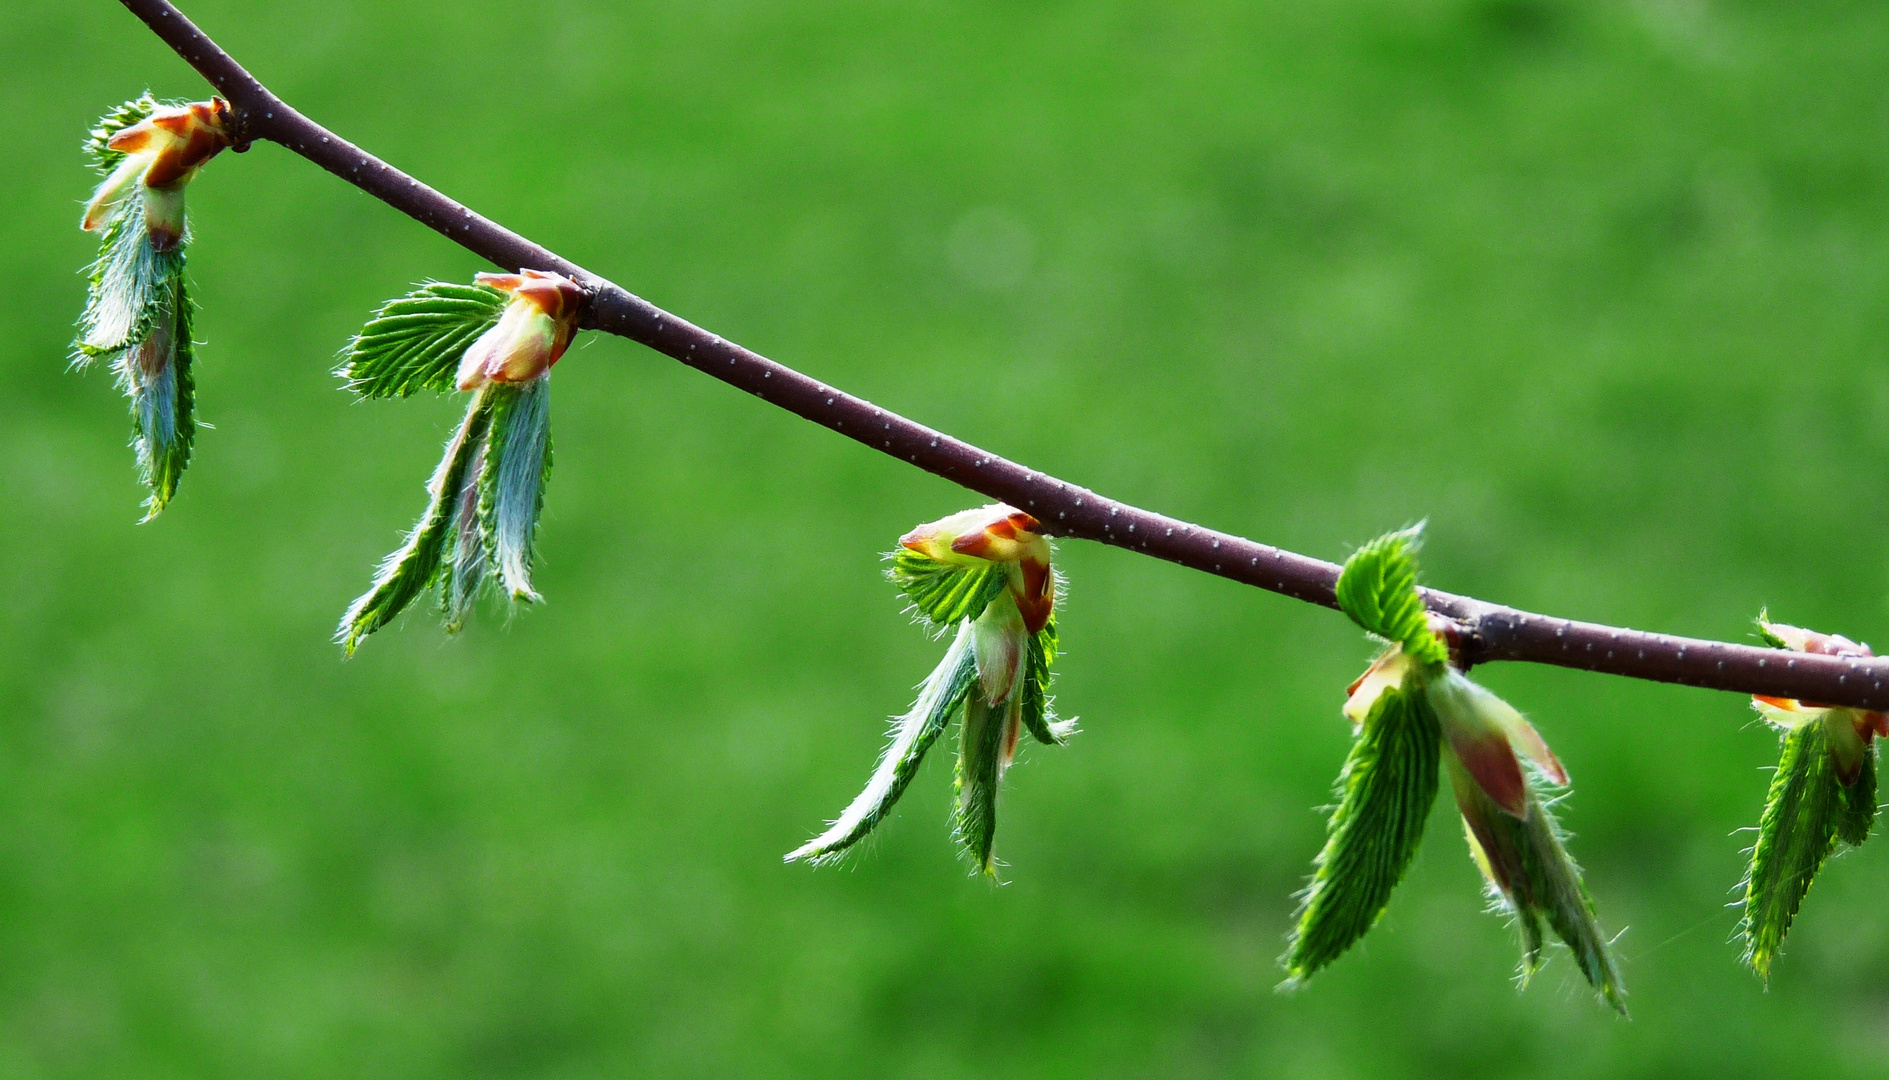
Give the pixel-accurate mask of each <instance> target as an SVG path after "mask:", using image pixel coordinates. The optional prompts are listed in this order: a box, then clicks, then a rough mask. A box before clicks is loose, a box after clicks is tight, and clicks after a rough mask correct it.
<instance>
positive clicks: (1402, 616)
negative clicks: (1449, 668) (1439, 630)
mask: <svg viewBox="0 0 1889 1080" xmlns="http://www.w3.org/2000/svg"><path fill="white" fill-rule="evenodd" d="M1421 536H1422V533H1421V526H1419V527H1417V528H1412V529H1405V530H1404V531H1402V532H1394V533H1386V534H1384V535H1383V536H1380V537H1378V538H1377V539H1375V540H1373V541H1371V542H1370V543H1368V544H1366V545H1364V546H1363V547H1361V548H1359V549H1358V550H1357V552H1356V553H1355V554H1353V555H1352V556H1351V558H1349V559H1347V560H1345V568H1344V571H1343V572H1342V573H1341V574H1339V575H1338V586H1337V590H1336V591H1337V593H1338V606H1339V607H1340V608H1342V609H1344V613H1345V614H1346V615H1349V616H1351V619H1352V621H1353V622H1355V623H1357V624H1358V625H1359V626H1362V627H1364V629H1365V630H1366V631H1368V632H1369V633H1372V634H1376V635H1377V636H1378V637H1381V638H1383V639H1384V640H1386V641H1389V642H1392V643H1393V644H1396V645H1400V646H1402V647H1403V650H1404V652H1405V654H1406V655H1408V656H1410V657H1411V658H1412V659H1413V660H1416V661H1417V662H1419V663H1422V664H1441V663H1445V662H1447V661H1448V660H1449V650H1448V649H1447V648H1445V647H1444V645H1443V643H1442V642H1441V641H1439V640H1437V636H1436V635H1435V634H1434V633H1432V632H1431V630H1430V623H1429V618H1428V616H1427V615H1426V613H1425V610H1424V606H1423V598H1422V597H1421V596H1419V595H1418V594H1417V561H1416V553H1417V547H1418V544H1419V541H1420V539H1421Z"/></svg>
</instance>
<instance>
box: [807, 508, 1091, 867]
mask: <svg viewBox="0 0 1889 1080" xmlns="http://www.w3.org/2000/svg"><path fill="white" fill-rule="evenodd" d="M1040 528H1041V526H1040V524H1039V523H1038V522H1037V521H1036V519H1035V518H1032V517H1031V516H1030V515H1028V514H1025V513H1022V512H1021V511H1018V510H1015V509H1013V508H1011V507H1008V506H1002V505H996V506H986V507H982V508H980V509H977V510H970V511H966V512H964V513H961V514H955V515H953V516H951V517H948V518H945V519H944V520H942V521H937V522H933V523H932V524H930V525H925V526H921V527H919V528H917V529H914V530H913V531H911V532H910V533H907V534H906V535H905V536H904V537H903V538H901V540H900V549H899V550H898V551H897V552H896V553H895V554H894V555H893V556H892V570H891V576H892V578H893V580H894V581H896V582H897V583H898V584H899V587H900V588H901V589H902V590H903V591H904V592H905V594H906V595H907V596H908V597H909V598H911V600H912V602H913V603H914V604H915V605H916V606H917V609H918V611H919V613H920V614H921V615H922V616H924V618H925V619H926V620H927V621H929V622H930V623H932V624H933V625H935V626H938V627H940V628H941V629H944V628H949V627H951V626H956V627H957V628H958V629H957V636H956V638H955V639H954V640H953V642H952V644H951V650H950V651H949V652H948V653H946V654H945V659H944V662H943V663H942V664H940V665H939V666H938V668H937V670H935V671H933V672H932V674H931V678H929V679H927V680H926V681H925V685H924V690H923V691H922V692H921V693H920V694H919V697H918V702H917V704H915V705H913V707H912V709H911V711H910V712H908V713H906V714H905V715H904V716H902V717H900V718H898V719H897V720H896V721H895V722H894V724H893V727H892V743H891V745H890V746H888V747H887V748H886V750H885V753H884V754H883V755H881V757H880V759H879V765H878V767H877V768H876V769H875V770H874V772H873V776H872V779H871V781H870V782H868V783H867V785H866V789H865V790H864V791H862V792H861V793H860V794H859V796H858V797H857V798H855V799H854V800H853V802H852V804H851V805H850V806H848V807H847V808H846V811H845V813H843V814H841V815H840V816H839V818H838V819H837V820H836V821H834V822H833V823H832V825H831V826H829V827H828V828H827V830H826V831H825V832H823V833H821V834H820V835H819V836H817V837H815V838H814V839H813V840H811V841H808V842H807V843H806V844H803V845H802V846H800V847H799V848H796V849H795V850H793V851H792V852H789V853H788V855H787V861H789V862H793V861H796V860H803V859H804V860H807V861H809V862H812V863H814V864H816V865H820V864H824V863H827V862H831V861H833V860H834V859H836V858H837V857H838V856H839V855H840V854H841V853H842V852H844V851H845V850H846V849H847V848H849V847H851V846H852V845H854V844H856V843H857V842H858V841H859V840H860V839H862V838H863V837H865V836H866V834H867V833H869V832H871V830H872V829H873V827H874V826H876V825H878V823H879V822H880V821H882V820H884V819H885V816H886V814H887V813H889V812H890V810H891V809H892V805H893V803H895V802H896V801H897V800H898V797H899V796H900V795H901V794H902V793H903V792H904V791H905V787H906V785H907V784H909V783H910V782H911V779H912V776H913V775H914V774H915V773H916V772H917V770H918V765H919V762H920V760H921V759H922V758H923V757H924V754H925V751H926V750H927V749H928V748H930V746H931V744H932V743H933V742H934V741H936V740H937V738H938V736H939V735H940V734H942V733H943V731H944V727H945V725H946V723H947V722H949V720H950V718H951V717H952V716H953V715H956V716H957V717H958V718H959V725H960V730H959V741H958V762H957V781H956V788H957V800H956V803H955V808H954V810H953V814H952V821H953V828H952V832H953V835H954V836H955V838H956V839H957V841H958V843H959V844H960V845H961V846H962V847H963V849H964V851H965V854H966V855H968V856H969V857H970V859H971V861H972V863H973V865H974V866H975V867H976V868H977V870H978V872H980V873H983V874H986V875H994V874H995V872H996V866H997V861H996V856H995V844H996V835H997V799H998V791H999V786H1000V784H1001V782H1002V780H1003V775H1004V771H1005V770H1006V769H1007V768H1009V766H1010V763H1011V761H1012V760H1013V759H1014V758H1015V756H1016V751H1017V743H1018V741H1019V740H1020V738H1021V736H1022V733H1023V732H1024V731H1025V730H1028V731H1029V732H1030V734H1031V736H1032V737H1034V738H1035V739H1037V740H1038V741H1040V742H1044V743H1061V742H1063V741H1065V740H1066V739H1067V738H1068V737H1069V735H1070V734H1071V733H1072V732H1073V731H1074V730H1075V721H1073V720H1058V719H1056V717H1055V714H1054V713H1053V712H1052V711H1051V708H1050V694H1049V690H1050V681H1051V673H1050V668H1051V665H1052V664H1053V663H1054V662H1055V659H1056V648H1057V632H1056V624H1055V605H1056V597H1057V593H1058V589H1059V585H1058V581H1057V578H1056V575H1055V572H1054V571H1053V570H1052V569H1051V567H1050V547H1049V541H1048V540H1046V539H1044V537H1043V536H1042V535H1041V533H1040V532H1039V531H1038V530H1040Z"/></svg>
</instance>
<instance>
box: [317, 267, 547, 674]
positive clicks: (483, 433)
mask: <svg viewBox="0 0 1889 1080" xmlns="http://www.w3.org/2000/svg"><path fill="white" fill-rule="evenodd" d="M583 297H584V291H583V290H582V289H581V288H579V287H578V285H577V284H576V283H575V282H573V281H571V280H570V279H569V278H566V277H563V276H561V275H558V274H551V273H544V272H540V271H537V270H525V271H521V272H520V273H517V274H480V275H478V277H477V280H476V282H475V283H474V284H472V285H451V284H447V283H444V282H432V283H430V284H427V285H423V286H421V287H420V288H419V289H418V290H416V291H414V292H412V293H409V294H407V295H406V296H404V297H401V298H400V299H398V300H392V301H389V302H387V303H386V304H383V305H381V307H380V309H379V310H377V311H376V312H375V313H374V317H373V319H371V320H370V321H369V322H368V324H367V325H366V326H365V327H363V328H362V330H361V332H360V334H359V335H357V336H356V337H355V339H354V341H353V342H352V343H351V344H350V345H349V346H348V351H347V359H346V361H345V362H344V363H343V364H342V366H341V370H340V372H339V374H340V375H342V376H343V377H344V378H346V379H347V380H348V388H349V389H350V390H353V391H354V392H355V393H357V394H360V395H361V396H363V397H370V398H371V397H406V396H408V395H410V394H413V393H414V392H416V391H419V390H423V389H424V390H440V391H446V390H453V389H455V388H457V389H460V390H468V391H471V392H472V394H473V397H472V404H471V406H470V407H469V408H468V409H467V411H466V420H465V423H464V424H463V425H461V427H460V431H459V436H457V437H455V439H454V440H453V442H452V443H451V444H449V445H448V446H447V452H446V458H445V460H443V461H441V462H440V467H439V469H438V470H436V471H435V473H434V476H433V482H432V483H431V484H429V485H428V487H427V492H428V495H429V500H428V503H427V510H426V514H425V515H424V516H423V517H422V518H421V522H420V525H419V526H418V527H417V528H416V529H415V530H414V531H413V533H412V535H410V536H409V537H408V538H407V543H406V546H404V547H403V548H401V550H399V551H397V552H395V553H394V554H393V555H391V556H389V557H388V559H387V561H386V562H385V563H383V564H382V566H381V572H380V575H379V576H378V577H377V578H376V579H375V582H374V585H373V587H372V588H370V589H369V590H368V592H367V595H365V596H363V597H361V598H360V599H359V600H357V601H355V603H354V607H353V608H351V609H350V610H349V611H348V614H347V615H346V616H345V617H343V619H342V621H341V629H340V631H339V632H338V633H337V635H336V637H337V639H338V640H340V641H341V642H342V644H343V646H344V647H345V648H346V649H347V651H348V653H349V654H350V655H352V654H353V652H354V649H355V647H356V646H358V645H359V644H360V641H361V639H362V638H363V637H365V636H367V635H368V634H370V633H372V632H374V631H375V630H377V629H379V628H380V627H382V626H385V625H387V623H388V622H390V621H392V619H393V618H394V616H396V615H398V614H399V613H400V611H401V609H403V608H405V607H406V606H407V605H408V604H410V603H412V602H413V600H414V598H415V597H417V596H418V595H419V594H420V593H421V592H422V591H424V590H425V589H426V588H427V586H429V585H437V586H438V587H439V607H440V614H441V616H442V617H443V619H444V621H445V625H446V629H447V631H448V632H449V633H451V632H455V631H457V630H459V628H460V627H461V626H463V625H464V624H465V621H466V616H467V615H468V614H469V613H470V612H471V610H472V608H473V606H474V604H476V603H477V601H478V598H479V595H480V594H481V592H483V591H484V588H485V586H486V584H487V583H488V582H495V583H496V584H497V585H498V587H499V589H500V591H501V592H503V593H504V594H505V596H506V597H507V598H508V599H510V600H512V601H525V602H536V601H537V600H539V599H540V597H539V595H538V592H537V590H536V589H534V588H533V587H532V584H531V567H532V562H533V551H532V544H533V541H534V539H535V537H536V534H537V531H538V519H539V517H540V515H541V514H542V513H543V511H544V491H545V486H546V485H547V484H548V483H549V482H550V479H551V374H550V371H551V366H552V365H553V364H555V363H557V361H558V358H559V357H561V356H562V355H563V354H564V351H565V350H566V349H567V348H568V347H569V345H570V343H571V337H572V335H573V334H575V333H576V330H577V317H578V314H579V313H580V310H581V308H582V303H583Z"/></svg>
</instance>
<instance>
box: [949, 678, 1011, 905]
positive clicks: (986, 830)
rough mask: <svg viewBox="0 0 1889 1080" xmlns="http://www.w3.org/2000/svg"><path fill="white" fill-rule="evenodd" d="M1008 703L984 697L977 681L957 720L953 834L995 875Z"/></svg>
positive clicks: (976, 861)
mask: <svg viewBox="0 0 1889 1080" xmlns="http://www.w3.org/2000/svg"><path fill="white" fill-rule="evenodd" d="M1008 712H1009V710H1008V708H1007V707H1006V705H1005V703H1002V702H999V703H992V702H990V701H987V700H985V698H984V691H983V688H982V687H981V686H979V685H977V684H976V683H973V684H972V685H971V692H970V693H969V694H967V695H966V696H965V700H964V720H963V722H962V723H961V724H960V725H959V740H958V768H957V795H958V798H957V803H956V805H955V808H954V813H953V816H952V822H953V829H952V834H953V836H954V837H955V838H956V839H957V841H958V844H959V845H960V846H962V847H963V848H964V853H965V854H966V855H969V856H970V857H971V863H972V865H974V866H975V867H976V868H977V871H978V873H981V874H984V875H985V876H987V877H995V876H997V861H996V857H995V848H996V844H997V788H998V781H1000V780H1001V779H1002V778H1003V773H1004V765H1005V764H1006V762H1005V754H1004V751H1005V744H1006V735H1007V723H1006V721H1007V719H1008V715H1007V714H1008Z"/></svg>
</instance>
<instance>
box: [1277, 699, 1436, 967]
mask: <svg viewBox="0 0 1889 1080" xmlns="http://www.w3.org/2000/svg"><path fill="white" fill-rule="evenodd" d="M1439 742H1440V734H1439V732H1438V729H1437V721H1436V717H1435V716H1434V715H1433V714H1432V713H1431V711H1430V706H1429V702H1428V700H1427V698H1426V697H1425V695H1424V694H1423V693H1422V690H1421V688H1420V687H1410V688H1402V687H1398V688H1391V689H1387V690H1385V691H1384V692H1383V693H1382V694H1380V695H1379V696H1378V698H1377V700H1376V702H1375V703H1374V704H1373V705H1372V707H1371V711H1370V713H1369V715H1368V716H1366V718H1365V721H1364V724H1363V726H1362V727H1361V729H1360V730H1359V732H1358V739H1357V742H1355V743H1354V744H1352V747H1351V755H1350V756H1349V757H1348V758H1346V759H1345V766H1344V771H1343V772H1341V773H1340V774H1339V776H1338V789H1337V796H1338V806H1337V809H1335V810H1334V811H1333V812H1332V816H1331V823H1330V825H1329V828H1328V833H1327V839H1326V841H1325V847H1324V850H1322V851H1320V852H1319V853H1318V860H1317V863H1316V864H1315V865H1316V869H1315V871H1314V873H1313V877H1312V882H1311V885H1310V886H1308V887H1307V889H1306V891H1305V898H1304V903H1303V905H1302V906H1301V907H1300V909H1299V920H1298V927H1297V929H1296V930H1295V931H1294V932H1293V935H1292V943H1291V947H1290V948H1289V950H1288V951H1287V953H1286V956H1285V958H1284V964H1285V969H1286V975H1287V980H1286V981H1287V984H1288V985H1298V984H1301V983H1303V982H1305V980H1307V979H1309V978H1311V977H1312V975H1313V974H1314V973H1315V972H1317V971H1318V970H1319V969H1320V968H1323V967H1325V966H1326V965H1327V964H1330V963H1331V962H1332V961H1334V960H1336V959H1338V957H1339V956H1340V955H1341V954H1343V953H1344V951H1345V950H1346V949H1349V948H1350V947H1351V946H1352V945H1353V944H1354V943H1355V942H1356V941H1357V940H1358V939H1359V938H1361V937H1363V936H1364V935H1365V932H1366V931H1368V930H1370V929H1371V927H1372V926H1374V925H1375V924H1376V923H1377V920H1378V917H1379V916H1380V915H1382V914H1383V912H1384V908H1385V906H1386V905H1388V904H1389V903H1390V896H1391V890H1392V889H1394V888H1396V886H1397V883H1398V882H1399V881H1401V880H1403V876H1404V872H1405V871H1406V870H1407V869H1409V867H1410V862H1411V859H1412V858H1414V857H1415V856H1416V853H1417V842H1418V841H1419V840H1421V839H1422V837H1423V827H1424V823H1425V822H1426V821H1427V820H1428V819H1429V816H1430V807H1431V805H1432V804H1433V803H1435V801H1436V791H1437V761H1438V756H1439Z"/></svg>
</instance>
